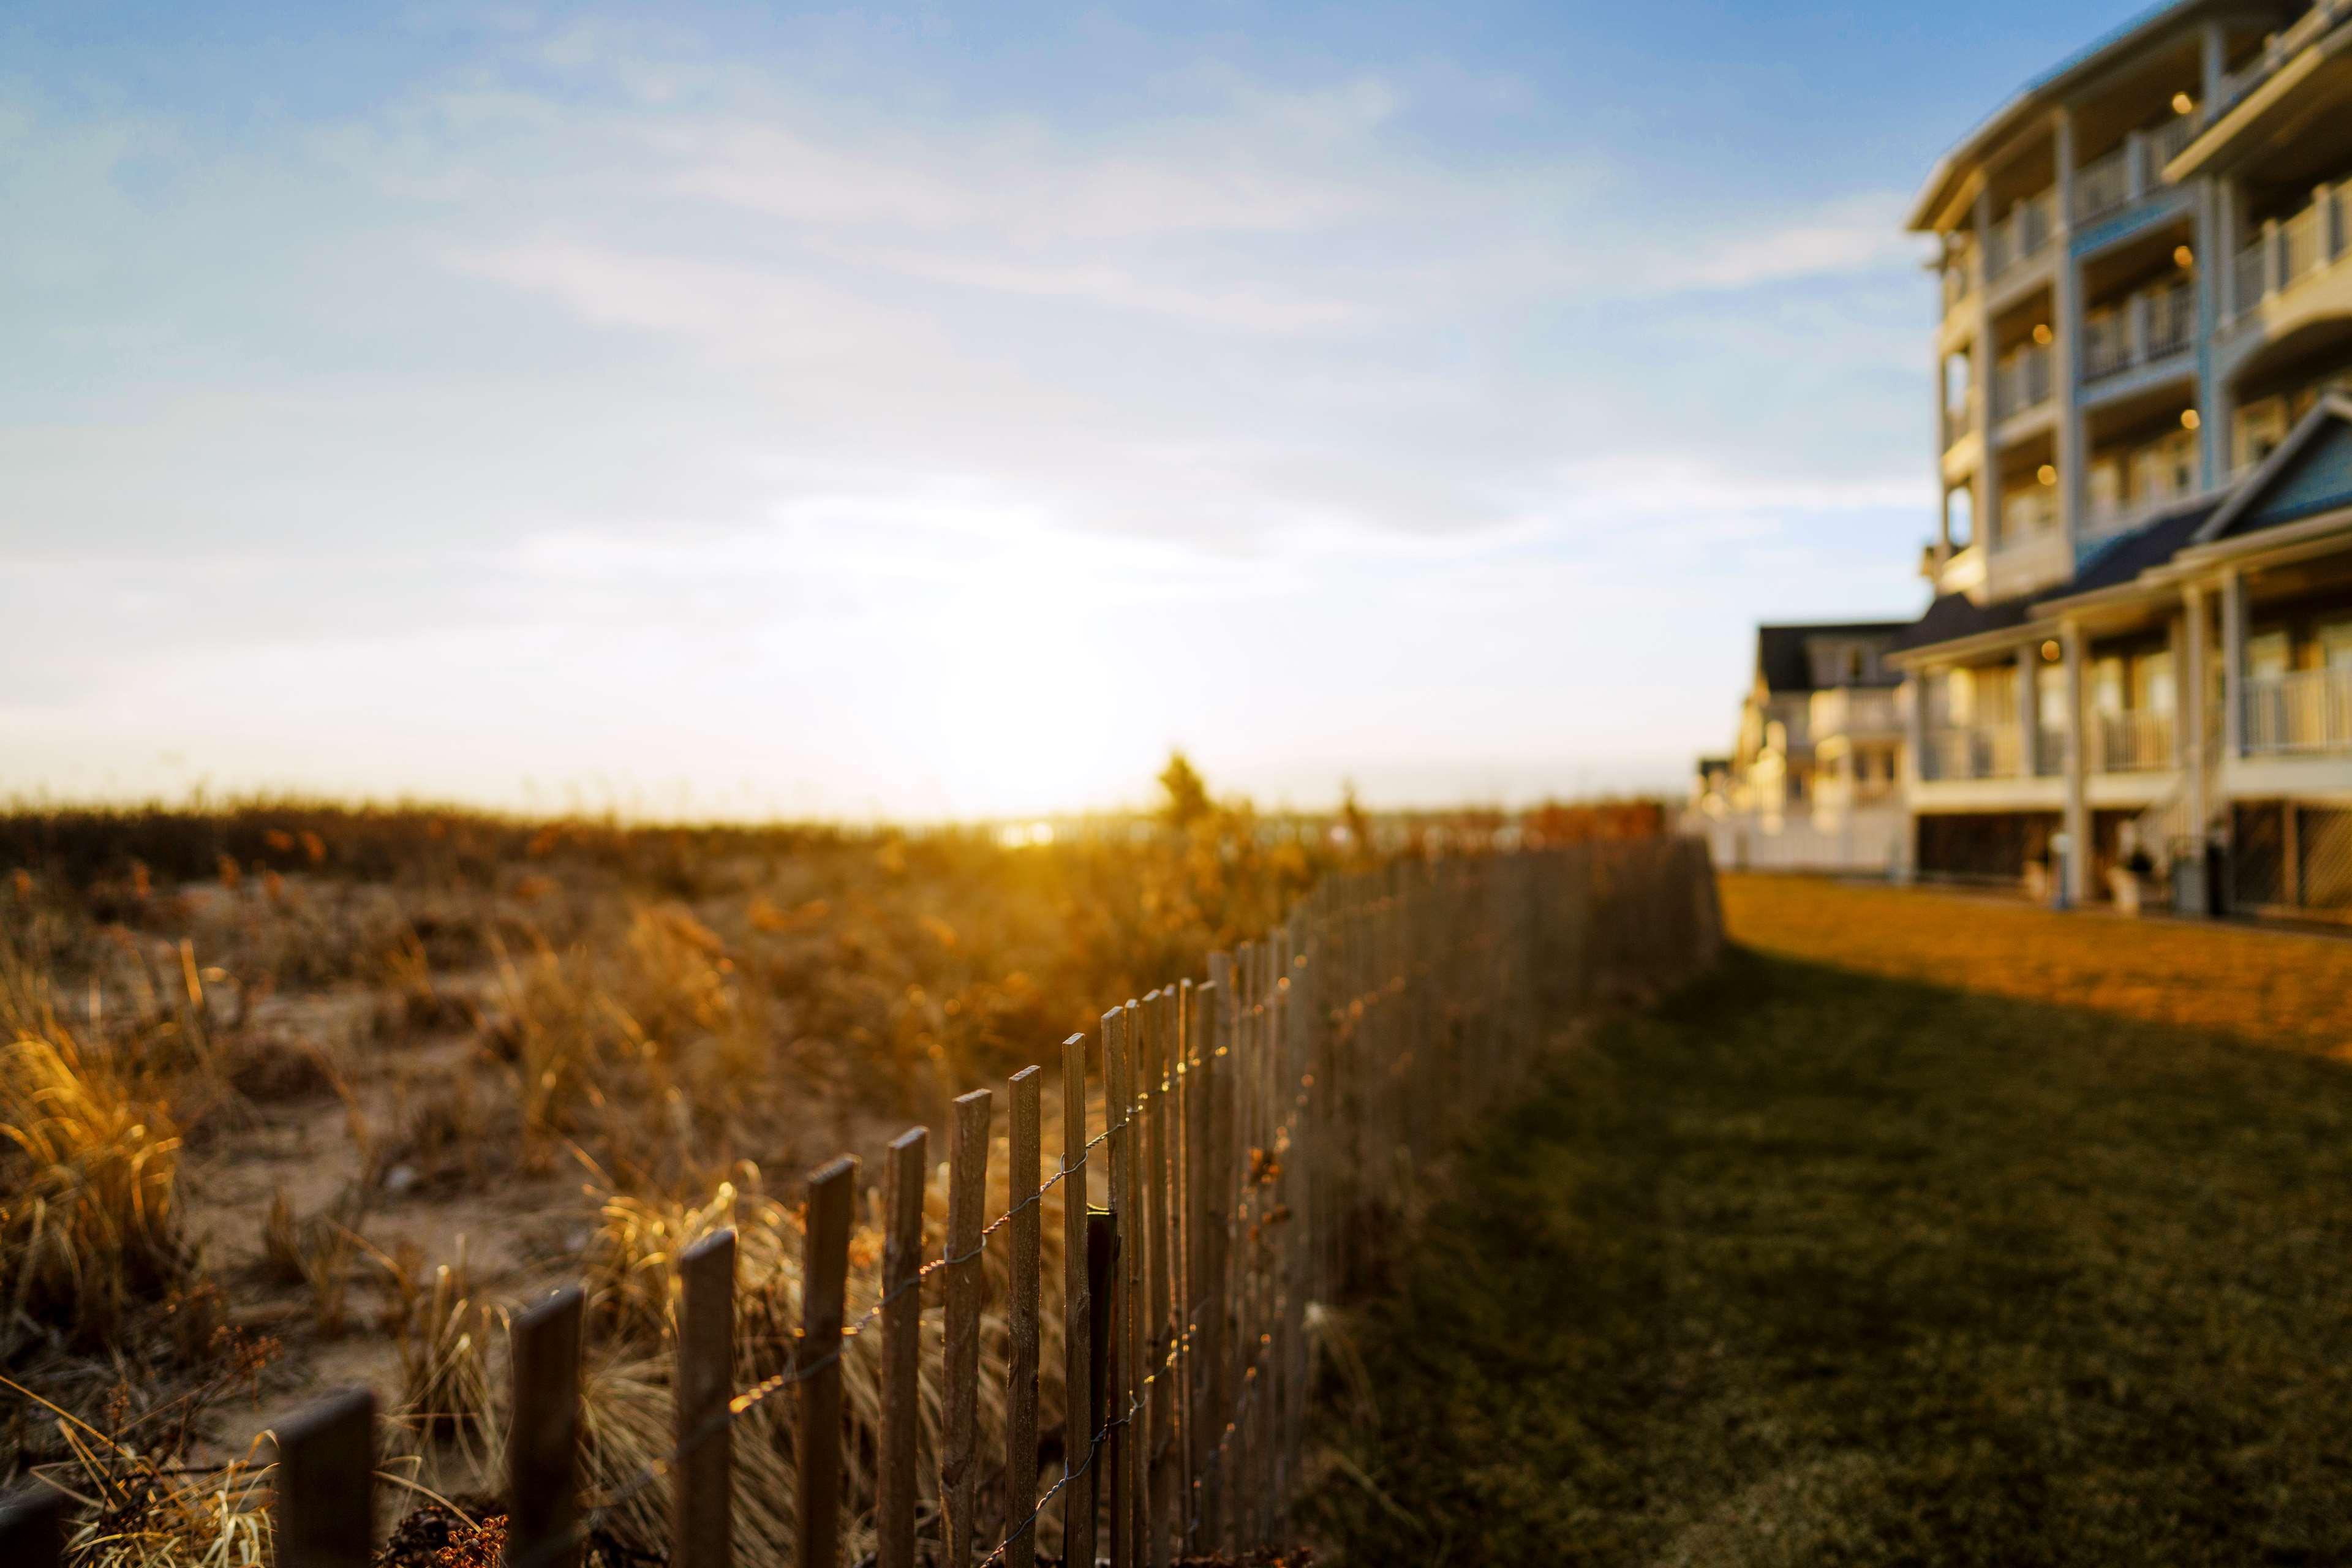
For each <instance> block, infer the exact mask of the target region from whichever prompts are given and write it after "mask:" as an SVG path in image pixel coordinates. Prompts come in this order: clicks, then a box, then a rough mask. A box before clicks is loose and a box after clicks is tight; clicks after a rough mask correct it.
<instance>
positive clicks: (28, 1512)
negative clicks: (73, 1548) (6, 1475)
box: [0, 1480, 73, 1568]
mask: <svg viewBox="0 0 2352 1568" xmlns="http://www.w3.org/2000/svg"><path fill="white" fill-rule="evenodd" d="M72 1506H73V1499H71V1498H69V1497H68V1496H66V1494H65V1493H63V1492H61V1491H58V1490H57V1489H55V1488H53V1487H48V1486H44V1485H43V1484H42V1483H40V1482H39V1481H33V1480H27V1481H25V1482H23V1483H21V1484H19V1485H18V1486H17V1488H16V1490H14V1491H12V1492H10V1493H9V1494H8V1495H7V1496H5V1497H0V1563H7V1564H8V1568H19V1565H20V1564H21V1565H22V1568H65V1561H66V1510H68V1509H69V1508H71V1507H72Z"/></svg>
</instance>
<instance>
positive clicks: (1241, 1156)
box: [1225, 942, 1265, 1552]
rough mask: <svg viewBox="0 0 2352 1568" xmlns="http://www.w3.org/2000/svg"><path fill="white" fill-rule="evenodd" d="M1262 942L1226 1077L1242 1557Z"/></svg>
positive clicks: (1238, 1545) (1250, 1446) (1232, 1493)
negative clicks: (1230, 1107)
mask: <svg viewBox="0 0 2352 1568" xmlns="http://www.w3.org/2000/svg"><path fill="white" fill-rule="evenodd" d="M1259 945H1260V944H1259V943H1257V942H1241V943H1239V944H1237V945H1236V946H1235V947H1234V984H1235V987H1236V992H1235V994H1234V1018H1233V1026H1232V1029H1231V1031H1230V1033H1231V1036H1232V1038H1231V1041H1230V1047H1229V1048H1230V1049H1231V1051H1232V1053H1233V1055H1232V1056H1231V1058H1229V1059H1228V1065H1229V1066H1230V1068H1231V1069H1232V1070H1231V1071H1230V1072H1229V1073H1228V1074H1227V1075H1226V1076H1227V1078H1228V1079H1229V1081H1230V1084H1231V1088H1230V1090H1229V1093H1230V1094H1231V1096H1232V1100H1233V1111H1232V1115H1233V1121H1232V1126H1233V1129H1234V1142H1233V1143H1232V1144H1230V1145H1229V1146H1228V1151H1227V1155H1228V1157H1227V1160H1226V1168H1227V1179H1228V1180H1229V1181H1230V1182H1231V1183H1232V1184H1233V1194H1234V1195H1233V1210H1232V1213H1233V1216H1234V1250H1233V1263H1232V1268H1233V1287H1232V1288H1233V1302H1234V1343H1233V1353H1234V1370H1233V1406H1232V1409H1231V1411H1230V1412H1229V1413H1228V1415H1227V1419H1228V1420H1229V1421H1230V1422H1232V1424H1233V1436H1232V1438H1231V1439H1230V1440H1229V1441H1228V1443H1227V1444H1226V1447H1225V1473H1226V1477H1227V1488H1226V1495H1227V1497H1228V1499H1229V1502H1228V1505H1227V1508H1226V1524H1227V1536H1228V1540H1229V1542H1230V1544H1231V1545H1232V1546H1233V1548H1234V1551H1235V1552H1245V1551H1247V1550H1248V1549H1249V1548H1251V1547H1253V1546H1255V1545H1256V1544H1257V1540H1256V1531H1255V1521H1256V1517H1257V1476H1256V1473H1255V1453H1254V1448H1255V1437H1256V1426H1255V1419H1254V1418H1255V1415H1256V1414H1257V1407H1258V1406H1259V1405H1262V1404H1264V1403H1265V1401H1264V1399H1263V1398H1262V1397H1261V1393H1262V1391H1254V1389H1253V1386H1252V1385H1253V1384H1255V1382H1256V1378H1255V1367H1254V1365H1253V1363H1254V1362H1255V1359H1256V1352H1257V1337H1258V1328H1259V1318H1260V1312H1261V1304H1260V1300H1259V1294H1260V1291H1261V1289H1262V1288H1263V1286H1264V1284H1265V1270H1264V1269H1263V1268H1260V1267H1259V1255H1260V1248H1261V1243H1262V1240H1263V1237H1264V1232H1263V1231H1262V1230H1261V1228H1260V1227H1259V1225H1258V1191H1257V1186H1256V1184H1255V1182H1253V1181H1252V1180H1251V1179H1250V1177H1251V1173H1252V1171H1253V1170H1254V1169H1255V1165H1256V1158H1255V1156H1256V1152H1257V1151H1258V1149H1259V1148H1260V1146H1261V1143H1262V1129H1261V1126H1260V1121H1261V1116H1262V1107H1263V1098H1262V1097H1261V1096H1260V1094H1259V1093H1258V1090H1259V1088H1260V1086H1261V1085H1262V1083H1263V1081H1264V1076H1265V1063H1264V1059H1263V1057H1262V1054H1261V1053H1260V1051H1259V1050H1258V1048H1257V1047H1258V1035H1259V1026H1260V1023H1261V1016H1262V1014H1263V1012H1264V1010H1265V998H1264V996H1263V995H1262V994H1260V992H1259V985H1260V984H1261V976H1262V974H1263V970H1264V966H1263V964H1262V963H1260V961H1259V953H1258V949H1259Z"/></svg>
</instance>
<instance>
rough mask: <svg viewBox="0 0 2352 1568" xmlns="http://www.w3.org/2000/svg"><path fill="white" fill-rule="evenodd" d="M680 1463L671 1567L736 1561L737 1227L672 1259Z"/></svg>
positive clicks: (723, 1566) (719, 1567) (725, 1565)
mask: <svg viewBox="0 0 2352 1568" xmlns="http://www.w3.org/2000/svg"><path fill="white" fill-rule="evenodd" d="M677 1284H678V1301H677V1469H676V1471H675V1473H674V1475H673V1477H672V1483H671V1484H672V1491H671V1509H672V1512H673V1516H674V1521H673V1529H674V1531H675V1533H676V1537H677V1540H676V1544H675V1548H674V1550H673V1552H672V1555H671V1557H670V1562H671V1563H672V1564H673V1568H730V1565H731V1564H732V1563H733V1562H734V1552H735V1546H734V1522H733V1521H734V1507H735V1494H734V1474H735V1432H734V1427H733V1425H732V1423H731V1421H730V1416H729V1413H728V1407H729V1405H730V1402H731V1401H732V1400H733V1399H734V1397H735V1232H734V1231H733V1230H732V1229H728V1230H718V1231H713V1232H711V1234H709V1236H706V1237H702V1239H700V1240H699V1241H697V1242H696V1243H695V1244H694V1245H693V1246H691V1247H688V1248H687V1249H686V1250H685V1251H684V1252H682V1253H680V1254H679V1255H678V1259H677Z"/></svg>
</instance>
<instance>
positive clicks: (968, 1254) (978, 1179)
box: [940, 1089, 993, 1568]
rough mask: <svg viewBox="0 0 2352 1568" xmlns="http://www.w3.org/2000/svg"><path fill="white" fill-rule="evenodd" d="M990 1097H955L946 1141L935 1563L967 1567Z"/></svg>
mask: <svg viewBox="0 0 2352 1568" xmlns="http://www.w3.org/2000/svg"><path fill="white" fill-rule="evenodd" d="M992 1103H993V1097H992V1096H991V1095H990V1093H989V1092H988V1090H986V1089H973V1090H972V1091H971V1093H970V1094H967V1095H963V1096H961V1097H960V1098H959V1099H958V1100H956V1102H955V1129H954V1132H953V1135H952V1141H951V1142H950V1144H949V1145H948V1244H947V1257H948V1264H947V1268H946V1274H947V1310H946V1325H945V1327H946V1344H945V1348H944V1352H943V1353H944V1356H945V1365H944V1366H943V1367H942V1368H941V1373H942V1377H943V1381H944V1382H945V1384H946V1395H947V1426H946V1430H945V1432H944V1433H943V1434H942V1436H941V1440H940V1509H941V1510H942V1511H941V1530H942V1535H941V1542H942V1548H943V1549H942V1551H941V1553H940V1563H942V1564H943V1568H966V1564H968V1563H970V1562H971V1552H972V1543H973V1542H974V1541H975V1540H976V1539H977V1538H978V1535H979V1526H980V1521H978V1520H977V1519H976V1518H974V1517H973V1502H974V1500H975V1499H976V1498H977V1497H978V1496H979V1495H980V1469H979V1464H978V1460H979V1456H980V1313H981V1306H982V1295H983V1294H984V1287H985V1286H986V1284H987V1282H988V1279H987V1275H986V1273H985V1271H984V1270H983V1268H982V1262H981V1257H980V1247H981V1238H980V1232H981V1226H982V1219H981V1211H982V1209H984V1208H985V1207H987V1206H988V1123H989V1108H990V1106H991V1105H992Z"/></svg>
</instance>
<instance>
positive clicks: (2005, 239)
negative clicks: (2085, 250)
mask: <svg viewBox="0 0 2352 1568" xmlns="http://www.w3.org/2000/svg"><path fill="white" fill-rule="evenodd" d="M2057 232H2058V193H2057V192H2056V191H2054V190H2051V191H2044V192H2043V193H2042V194H2041V195H2038V196H2028V197H2026V198H2025V199H2024V200H2023V201H2021V202H2020V203H2018V204H2017V205H2015V206H2013V207H2011V208H2010V210H2009V216H2007V217H2004V218H2002V219H2001V220H2000V222H1999V223H1997V224H1994V225H1993V226H1991V227H1990V228H1988V229H1987V230H1986V231H1985V276H1986V277H1987V278H1999V277H2000V275H2001V274H2002V273H2004V272H2007V271H2008V270H2009V269H2010V268H2012V267H2015V266H2017V265H2018V264H2019V263H2021V262H2025V261H2031V260H2032V259H2033V258H2035V257H2037V256H2039V255H2041V254H2042V251H2043V250H2044V249H2045V248H2047V247H2048V246H2049V244H2050V241H2051V237H2053V236H2054V235H2055V234H2056V233H2057Z"/></svg>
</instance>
